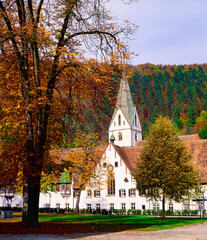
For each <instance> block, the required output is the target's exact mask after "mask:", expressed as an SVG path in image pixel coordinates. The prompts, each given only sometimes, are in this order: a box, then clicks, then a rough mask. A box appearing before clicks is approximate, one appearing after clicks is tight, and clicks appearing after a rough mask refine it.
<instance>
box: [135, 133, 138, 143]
mask: <svg viewBox="0 0 207 240" xmlns="http://www.w3.org/2000/svg"><path fill="white" fill-rule="evenodd" d="M137 140H138V138H137V133H135V141H136V142H137Z"/></svg>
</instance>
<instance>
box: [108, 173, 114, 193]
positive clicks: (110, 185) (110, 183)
mask: <svg viewBox="0 0 207 240" xmlns="http://www.w3.org/2000/svg"><path fill="white" fill-rule="evenodd" d="M108 195H115V178H114V176H110V178H109V179H108Z"/></svg>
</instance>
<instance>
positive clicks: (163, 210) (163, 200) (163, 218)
mask: <svg viewBox="0 0 207 240" xmlns="http://www.w3.org/2000/svg"><path fill="white" fill-rule="evenodd" d="M161 219H162V220H165V196H163V198H162V216H161Z"/></svg>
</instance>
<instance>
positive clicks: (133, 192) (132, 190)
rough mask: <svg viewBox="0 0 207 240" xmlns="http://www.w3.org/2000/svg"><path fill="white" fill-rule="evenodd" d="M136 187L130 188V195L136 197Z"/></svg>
mask: <svg viewBox="0 0 207 240" xmlns="http://www.w3.org/2000/svg"><path fill="white" fill-rule="evenodd" d="M135 194H136V193H135V188H131V189H129V196H130V197H135Z"/></svg>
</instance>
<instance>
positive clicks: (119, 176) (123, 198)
mask: <svg viewBox="0 0 207 240" xmlns="http://www.w3.org/2000/svg"><path fill="white" fill-rule="evenodd" d="M108 134H109V140H110V142H109V144H108V146H103V147H102V148H101V149H102V150H101V151H102V153H101V154H102V158H101V161H100V164H101V165H102V166H104V167H106V169H107V170H108V171H111V172H112V173H113V174H112V175H113V177H112V178H111V179H110V184H105V186H103V187H102V188H101V189H93V190H92V191H91V189H87V188H86V189H85V190H83V191H82V192H81V198H80V203H79V207H80V209H107V210H109V209H111V210H112V209H126V210H128V209H140V210H144V209H146V210H148V209H150V210H152V209H154V210H155V209H156V210H158V209H161V201H154V200H153V199H146V198H145V197H140V196H139V193H138V191H137V190H136V182H135V179H134V178H133V176H132V174H131V173H132V172H133V169H134V168H135V166H136V161H137V157H138V156H139V155H140V153H141V151H142V128H141V125H140V121H139V116H138V113H137V109H136V107H135V105H134V103H133V100H132V96H131V92H130V89H129V84H128V81H127V79H125V78H123V79H121V82H120V88H119V92H118V96H117V102H116V108H115V110H114V114H113V116H112V119H111V123H110V125H109V129H108ZM192 138H193V137H192ZM189 146H190V148H192V152H193V159H194V160H193V161H194V163H195V165H197V166H199V167H200V168H201V167H202V165H207V164H203V162H204V161H205V162H206V163H207V155H206V154H207V153H205V152H203V149H206V148H207V141H206V140H199V141H195V140H194V139H190V141H189ZM200 146H202V147H200ZM199 147H200V150H199ZM199 151H200V152H199ZM206 152H207V151H206ZM199 153H200V155H199ZM201 153H202V154H204V155H205V156H203V155H202V154H201ZM201 155H202V158H201ZM205 169H206V168H205V166H204V168H203V169H201V171H200V173H201V180H202V182H203V184H205V183H206V182H207V177H206V176H207V174H206V170H205ZM71 181H72V183H70V184H69V183H64V182H62V183H61V184H60V188H59V190H58V191H57V192H49V193H41V194H40V204H39V207H40V208H43V207H48V208H49V207H50V208H75V206H76V201H77V197H76V194H75V192H76V190H75V187H73V179H71ZM146 181H147V179H146ZM5 201H6V200H5V199H2V198H0V206H2V205H4V204H5ZM12 206H22V198H21V196H18V195H16V196H15V198H14V200H13V201H12ZM165 207H166V210H168V209H171V210H172V209H174V210H184V209H191V210H195V209H198V208H199V206H198V202H196V201H189V200H188V201H187V200H186V201H184V202H182V203H175V202H172V201H166V206H165Z"/></svg>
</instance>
